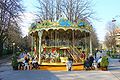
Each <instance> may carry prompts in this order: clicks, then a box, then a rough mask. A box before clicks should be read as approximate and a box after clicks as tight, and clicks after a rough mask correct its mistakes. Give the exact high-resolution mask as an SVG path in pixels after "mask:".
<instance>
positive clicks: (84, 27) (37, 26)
mask: <svg viewBox="0 0 120 80" xmlns="http://www.w3.org/2000/svg"><path fill="white" fill-rule="evenodd" d="M50 29H52V30H59V29H63V30H65V31H66V30H68V29H71V30H80V31H86V32H89V31H90V30H91V25H90V24H89V23H88V22H86V21H84V20H80V21H79V22H78V23H77V24H76V23H72V22H71V21H69V20H67V19H64V18H61V19H59V20H58V21H56V22H51V21H50V20H44V21H41V22H37V23H32V24H31V26H30V29H29V32H30V33H31V32H35V31H39V30H46V31H48V30H50Z"/></svg>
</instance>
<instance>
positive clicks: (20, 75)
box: [0, 59, 120, 80]
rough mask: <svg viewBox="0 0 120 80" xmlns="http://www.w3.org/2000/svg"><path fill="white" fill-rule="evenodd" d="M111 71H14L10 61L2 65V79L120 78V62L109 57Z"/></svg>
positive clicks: (110, 79)
mask: <svg viewBox="0 0 120 80" xmlns="http://www.w3.org/2000/svg"><path fill="white" fill-rule="evenodd" d="M109 61H110V66H109V71H70V72H68V71H40V70H31V71H30V70H29V71H28V70H26V71H19V70H18V71H13V70H12V68H11V66H10V62H7V63H3V64H2V65H1V66H0V80H120V63H119V62H118V60H116V59H109Z"/></svg>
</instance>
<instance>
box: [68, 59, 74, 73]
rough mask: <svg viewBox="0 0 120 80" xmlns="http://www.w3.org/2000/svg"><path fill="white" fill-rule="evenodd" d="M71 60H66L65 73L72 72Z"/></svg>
mask: <svg viewBox="0 0 120 80" xmlns="http://www.w3.org/2000/svg"><path fill="white" fill-rule="evenodd" d="M72 63H73V62H72V59H71V58H68V61H67V62H66V67H67V71H71V70H72Z"/></svg>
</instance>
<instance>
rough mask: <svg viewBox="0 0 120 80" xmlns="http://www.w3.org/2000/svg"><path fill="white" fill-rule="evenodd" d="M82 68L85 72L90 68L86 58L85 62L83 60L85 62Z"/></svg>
mask: <svg viewBox="0 0 120 80" xmlns="http://www.w3.org/2000/svg"><path fill="white" fill-rule="evenodd" d="M84 68H85V69H86V70H88V69H89V68H90V64H89V59H88V58H86V60H85V62H84Z"/></svg>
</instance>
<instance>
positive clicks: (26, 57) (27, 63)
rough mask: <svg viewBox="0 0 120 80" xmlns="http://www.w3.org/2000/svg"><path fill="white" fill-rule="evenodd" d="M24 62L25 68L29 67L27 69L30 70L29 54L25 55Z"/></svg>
mask: <svg viewBox="0 0 120 80" xmlns="http://www.w3.org/2000/svg"><path fill="white" fill-rule="evenodd" d="M24 64H25V66H24V70H26V67H27V70H29V58H28V56H25V58H24Z"/></svg>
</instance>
